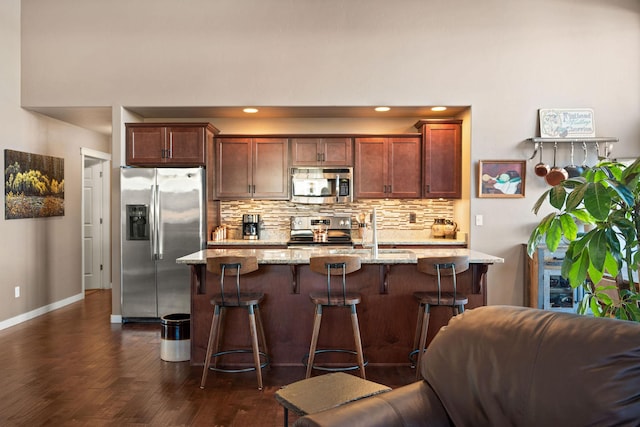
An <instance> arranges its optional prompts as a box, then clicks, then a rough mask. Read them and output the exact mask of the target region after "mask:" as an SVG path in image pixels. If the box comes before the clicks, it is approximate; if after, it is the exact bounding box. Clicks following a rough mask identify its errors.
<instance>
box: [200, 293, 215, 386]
mask: <svg viewBox="0 0 640 427" xmlns="http://www.w3.org/2000/svg"><path fill="white" fill-rule="evenodd" d="M219 320H220V306H217V305H216V306H215V308H214V309H213V318H212V319H211V329H210V331H209V342H208V343H207V355H206V356H205V357H204V366H203V367H202V379H201V380H200V388H201V389H204V385H205V383H206V382H207V374H208V373H209V365H210V364H211V355H212V354H213V343H214V341H216V340H217V335H218V327H219Z"/></svg>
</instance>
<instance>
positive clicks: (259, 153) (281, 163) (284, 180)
mask: <svg viewBox="0 0 640 427" xmlns="http://www.w3.org/2000/svg"><path fill="white" fill-rule="evenodd" d="M287 142H288V141H287V139H286V138H255V139H254V140H253V165H252V166H253V182H252V187H251V188H252V191H253V197H254V198H256V199H271V200H284V199H288V198H289V186H288V181H289V180H288V177H289V173H288V172H289V171H288V162H289V155H288V148H289V147H288V144H287Z"/></svg>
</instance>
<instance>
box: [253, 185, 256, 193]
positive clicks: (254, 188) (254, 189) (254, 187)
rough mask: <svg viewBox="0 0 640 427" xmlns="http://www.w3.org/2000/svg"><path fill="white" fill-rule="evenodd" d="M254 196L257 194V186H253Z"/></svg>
mask: <svg viewBox="0 0 640 427" xmlns="http://www.w3.org/2000/svg"><path fill="white" fill-rule="evenodd" d="M253 194H256V186H255V184H254V185H253Z"/></svg>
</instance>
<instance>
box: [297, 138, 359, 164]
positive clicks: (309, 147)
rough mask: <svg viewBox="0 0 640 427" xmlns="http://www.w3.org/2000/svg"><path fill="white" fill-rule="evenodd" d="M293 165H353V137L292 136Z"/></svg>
mask: <svg viewBox="0 0 640 427" xmlns="http://www.w3.org/2000/svg"><path fill="white" fill-rule="evenodd" d="M291 165H292V166H353V146H352V140H351V138H292V139H291Z"/></svg>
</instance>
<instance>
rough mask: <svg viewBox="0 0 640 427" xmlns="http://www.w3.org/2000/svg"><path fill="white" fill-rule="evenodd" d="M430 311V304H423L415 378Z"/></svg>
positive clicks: (418, 368)
mask: <svg viewBox="0 0 640 427" xmlns="http://www.w3.org/2000/svg"><path fill="white" fill-rule="evenodd" d="M430 312H431V306H430V305H429V304H425V306H424V314H423V316H422V328H421V330H420V343H419V345H418V357H417V359H416V379H417V380H419V379H420V363H421V362H422V354H423V353H424V349H425V347H426V345H427V331H428V330H429V315H430Z"/></svg>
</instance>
